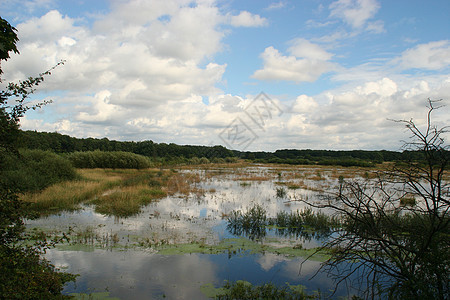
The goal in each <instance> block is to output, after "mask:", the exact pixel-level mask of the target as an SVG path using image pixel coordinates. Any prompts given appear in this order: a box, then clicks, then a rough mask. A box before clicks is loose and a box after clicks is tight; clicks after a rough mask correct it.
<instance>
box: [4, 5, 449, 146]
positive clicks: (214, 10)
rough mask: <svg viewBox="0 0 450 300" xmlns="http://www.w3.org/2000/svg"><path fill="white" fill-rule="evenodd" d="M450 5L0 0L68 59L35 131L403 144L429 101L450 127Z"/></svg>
mask: <svg viewBox="0 0 450 300" xmlns="http://www.w3.org/2000/svg"><path fill="white" fill-rule="evenodd" d="M449 15H450V1H448V0H430V1H423V0H395V1H392V0H330V1H319V0H298V1H287V0H285V1H283V0H251V1H250V0H249V1H242V0H241V1H237V0H234V1H222V0H218V1H213V0H197V1H191V0H95V1H88V0H70V1H69V0H20V1H18V0H0V16H1V17H2V18H4V19H6V20H7V21H8V22H10V23H11V25H13V26H14V27H15V28H16V29H17V33H18V37H19V39H20V41H19V42H18V44H17V47H18V50H19V51H20V54H19V55H17V54H13V55H11V58H10V59H9V60H8V61H7V62H3V63H2V69H3V71H4V75H3V84H6V82H10V81H18V80H23V79H25V78H27V77H29V76H36V75H37V74H39V73H42V72H44V71H46V70H48V69H50V68H52V67H53V66H54V65H56V64H57V63H58V62H60V61H64V65H60V66H58V67H57V68H56V69H55V70H53V71H52V74H51V75H50V76H48V77H46V79H45V81H44V83H43V84H41V85H40V86H39V87H38V89H37V91H36V92H35V95H34V96H33V97H32V99H30V101H31V102H33V101H42V100H49V99H51V100H53V103H51V104H49V105H46V106H44V107H43V108H41V109H38V110H36V111H30V112H28V113H27V114H26V116H25V117H24V118H22V120H21V128H22V129H24V130H37V131H47V132H59V133H61V134H67V135H70V136H74V137H80V138H82V137H95V138H103V137H107V138H108V139H112V140H120V141H142V140H152V141H154V142H157V143H162V142H164V143H176V144H181V145H186V144H189V145H223V146H225V147H227V148H229V149H234V150H241V151H245V150H248V151H275V150H277V149H327V150H353V149H362V150H394V151H395V150H401V149H402V145H404V142H405V141H408V139H409V137H410V133H409V132H408V131H407V130H406V129H405V126H404V124H402V123H398V122H394V121H393V120H410V119H412V120H413V121H414V122H415V123H416V124H417V125H418V126H419V127H420V128H424V127H423V126H425V124H426V115H427V111H428V109H427V99H429V98H430V99H433V100H434V99H443V100H442V101H441V102H440V104H439V105H443V107H441V108H440V109H438V110H435V111H434V112H433V118H432V120H433V123H434V124H436V125H437V126H438V127H442V126H446V125H448V124H450V122H449V121H450V113H449V112H450V110H449V106H450V19H449V18H448V16H449Z"/></svg>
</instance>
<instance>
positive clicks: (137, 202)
mask: <svg viewBox="0 0 450 300" xmlns="http://www.w3.org/2000/svg"><path fill="white" fill-rule="evenodd" d="M76 172H77V175H78V176H77V179H75V180H68V181H64V182H60V183H57V184H54V185H51V186H49V187H47V188H45V189H43V190H42V191H40V192H30V193H26V194H23V195H22V196H21V199H22V200H23V201H25V202H28V203H31V207H32V209H33V210H35V211H36V212H39V213H41V214H51V213H57V212H60V211H73V210H77V209H79V208H80V205H81V204H88V205H89V204H92V205H95V206H96V211H98V212H100V213H103V214H107V215H118V216H130V215H133V214H136V213H138V212H139V211H140V207H141V206H142V205H144V204H147V203H149V202H151V201H153V200H154V199H157V198H161V197H164V196H166V195H167V186H166V185H167V181H168V179H169V178H170V177H171V176H173V174H174V173H173V172H171V171H159V170H156V169H146V170H130V169H121V170H112V169H78V170H77V171H76Z"/></svg>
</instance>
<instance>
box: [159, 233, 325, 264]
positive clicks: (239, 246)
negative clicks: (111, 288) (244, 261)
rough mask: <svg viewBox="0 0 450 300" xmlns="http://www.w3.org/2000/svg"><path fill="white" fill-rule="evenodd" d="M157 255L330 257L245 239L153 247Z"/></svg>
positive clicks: (314, 250) (313, 251)
mask: <svg viewBox="0 0 450 300" xmlns="http://www.w3.org/2000/svg"><path fill="white" fill-rule="evenodd" d="M155 250H156V252H157V253H158V254H161V255H183V254H192V253H200V254H221V253H228V255H246V254H260V253H262V254H264V253H275V254H279V255H284V256H287V257H292V258H293V257H309V258H310V259H311V260H315V261H320V262H323V261H326V260H327V259H329V258H330V255H329V254H327V253H326V251H325V250H323V251H317V248H312V249H302V248H301V247H274V246H269V245H264V244H262V243H259V242H255V241H251V240H249V239H246V238H230V239H224V240H222V241H221V242H220V243H219V244H217V245H206V244H204V243H189V244H174V245H167V244H166V245H161V246H157V247H155Z"/></svg>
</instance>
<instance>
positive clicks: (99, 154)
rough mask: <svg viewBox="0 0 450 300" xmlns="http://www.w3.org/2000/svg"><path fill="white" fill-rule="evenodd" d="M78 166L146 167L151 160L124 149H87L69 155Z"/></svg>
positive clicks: (149, 164)
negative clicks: (108, 150) (109, 150)
mask: <svg viewBox="0 0 450 300" xmlns="http://www.w3.org/2000/svg"><path fill="white" fill-rule="evenodd" d="M68 158H69V160H70V161H71V162H72V164H73V166H74V167H76V168H112V169H146V168H149V167H151V162H150V160H149V159H148V158H147V157H145V156H143V155H139V154H134V153H131V152H123V151H112V152H106V151H99V150H96V151H86V152H74V153H71V154H69V155H68Z"/></svg>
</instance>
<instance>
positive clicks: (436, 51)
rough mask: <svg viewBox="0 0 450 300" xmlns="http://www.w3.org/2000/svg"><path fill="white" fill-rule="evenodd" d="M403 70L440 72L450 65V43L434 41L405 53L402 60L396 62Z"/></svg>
mask: <svg viewBox="0 0 450 300" xmlns="http://www.w3.org/2000/svg"><path fill="white" fill-rule="evenodd" d="M394 62H396V63H399V64H400V66H401V67H402V68H403V69H406V70H407V69H414V68H417V69H419V68H420V69H427V70H440V69H443V68H448V67H449V65H450V41H449V40H443V41H434V42H429V43H427V44H419V45H417V46H415V47H414V48H411V49H408V50H406V51H404V52H403V53H402V55H401V57H400V58H398V59H396V60H394Z"/></svg>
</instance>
